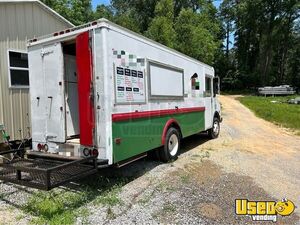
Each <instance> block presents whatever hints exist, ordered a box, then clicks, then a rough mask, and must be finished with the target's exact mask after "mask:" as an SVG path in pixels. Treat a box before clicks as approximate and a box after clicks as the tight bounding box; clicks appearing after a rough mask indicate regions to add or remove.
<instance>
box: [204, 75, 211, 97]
mask: <svg viewBox="0 0 300 225" xmlns="http://www.w3.org/2000/svg"><path fill="white" fill-rule="evenodd" d="M204 94H205V97H211V96H212V85H211V78H210V77H205V93H204Z"/></svg>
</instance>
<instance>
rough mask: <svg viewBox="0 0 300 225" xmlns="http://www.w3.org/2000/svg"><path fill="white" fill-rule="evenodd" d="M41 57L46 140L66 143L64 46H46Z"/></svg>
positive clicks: (57, 44) (58, 44)
mask: <svg viewBox="0 0 300 225" xmlns="http://www.w3.org/2000/svg"><path fill="white" fill-rule="evenodd" d="M41 55H42V64H43V75H44V82H45V84H44V85H45V95H44V98H45V99H44V101H46V104H45V105H46V109H45V112H46V140H47V141H51V142H59V143H64V142H65V140H66V131H65V126H66V125H65V102H64V101H65V98H64V59H63V51H62V46H61V44H60V43H55V44H52V45H48V46H44V47H43V51H42V53H41ZM40 88H42V87H40Z"/></svg>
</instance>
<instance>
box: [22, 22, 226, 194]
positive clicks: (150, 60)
mask: <svg viewBox="0 0 300 225" xmlns="http://www.w3.org/2000/svg"><path fill="white" fill-rule="evenodd" d="M28 58H29V71H30V96H31V121H32V150H31V151H30V152H28V153H27V155H28V159H26V160H32V159H35V161H34V163H36V161H37V159H41V158H43V159H47V160H48V161H49V159H50V158H55V160H56V161H59V160H61V159H64V160H66V161H68V160H69V161H68V162H67V163H64V164H62V165H56V168H68V165H74V164H73V163H74V162H73V161H75V162H80V163H82V164H84V163H83V162H87V161H82V160H84V159H91V158H93V159H96V160H95V165H96V166H97V167H103V166H109V165H118V166H121V165H124V164H127V163H129V162H131V161H133V160H136V159H139V158H141V157H144V156H146V155H147V153H149V151H152V152H155V153H156V154H155V155H156V156H158V157H159V159H160V160H162V161H164V162H167V161H170V160H173V159H175V158H176V156H177V154H178V151H179V149H180V140H181V139H182V138H185V137H187V136H190V135H193V134H196V133H199V132H203V131H207V132H208V134H209V135H210V137H211V138H216V137H218V135H219V131H220V122H221V120H222V118H221V112H220V104H219V102H218V100H217V98H216V94H218V91H219V80H218V78H217V77H215V74H214V69H213V67H211V66H208V65H206V64H204V63H201V62H199V61H197V60H195V59H193V58H190V57H188V56H186V55H184V54H182V53H180V52H177V51H175V50H173V49H170V48H168V47H166V46H163V45H161V44H159V43H157V42H154V41H152V40H150V39H148V38H145V37H143V36H141V35H140V34H137V33H134V32H132V31H130V30H127V29H125V28H123V27H120V26H118V25H116V24H114V23H112V22H110V21H108V20H105V19H100V20H98V21H94V22H91V23H88V24H85V25H83V26H79V27H75V28H72V29H67V30H64V31H60V32H57V33H54V34H51V35H48V36H45V37H41V38H36V39H33V40H30V41H29V44H28ZM24 160H25V159H24ZM72 160H73V161H72ZM80 160H81V161H80ZM27 163H28V162H27ZM66 164H67V165H66ZM84 165H85V164H84ZM37 167H38V166H36V168H37ZM70 168H71V167H70ZM19 170H21V172H23V170H22V168H19ZM50 170H51V171H53V174H50V175H49V174H48V175H47V173H45V174H46V175H45V176H48V180H47V179H46V180H45V182H44V183H43V184H42V186H40V187H41V188H44V189H50V188H52V187H54V186H57V185H58V184H60V182H57V183H55V182H54V180H55V179H57V180H59V178H53V177H55V176H58V175H57V173H59V171H55V170H54V169H51V168H50ZM69 170H71V169H69ZM93 171H94V170H93ZM21 172H19V173H21ZM25 172H26V171H25ZM89 172H91V171H89ZM32 174H33V172H30V171H29V172H27V175H28V176H32ZM55 174H56V175H55ZM82 174H84V173H82ZM52 176H53V177H52ZM74 176H75V175H74ZM20 177H21V176H20V174H19V178H20ZM49 177H50V178H49ZM69 177H72V176H71V175H69ZM31 179H32V180H33V178H32V177H31ZM18 180H19V181H20V180H22V177H21V178H20V179H18ZM29 180H30V179H29ZM19 183H20V182H19ZM23 184H24V182H23ZM43 185H44V186H43ZM45 185H46V187H45ZM31 186H35V185H31Z"/></svg>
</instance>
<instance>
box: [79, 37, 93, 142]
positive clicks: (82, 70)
mask: <svg viewBox="0 0 300 225" xmlns="http://www.w3.org/2000/svg"><path fill="white" fill-rule="evenodd" d="M76 64H77V75H78V76H77V79H78V101H79V103H78V104H79V127H80V144H81V145H86V146H93V130H94V127H95V119H94V105H93V102H92V99H91V94H93V93H91V91H92V90H91V83H92V67H93V65H92V53H91V49H90V45H89V32H84V33H82V34H80V35H78V36H77V38H76Z"/></svg>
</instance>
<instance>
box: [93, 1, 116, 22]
mask: <svg viewBox="0 0 300 225" xmlns="http://www.w3.org/2000/svg"><path fill="white" fill-rule="evenodd" d="M94 18H95V19H100V18H105V19H108V20H113V19H114V15H113V9H112V7H111V6H107V5H103V4H102V5H98V6H97V8H96V11H95V14H94Z"/></svg>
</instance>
